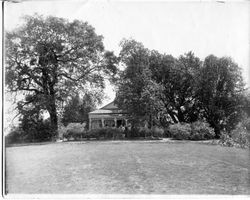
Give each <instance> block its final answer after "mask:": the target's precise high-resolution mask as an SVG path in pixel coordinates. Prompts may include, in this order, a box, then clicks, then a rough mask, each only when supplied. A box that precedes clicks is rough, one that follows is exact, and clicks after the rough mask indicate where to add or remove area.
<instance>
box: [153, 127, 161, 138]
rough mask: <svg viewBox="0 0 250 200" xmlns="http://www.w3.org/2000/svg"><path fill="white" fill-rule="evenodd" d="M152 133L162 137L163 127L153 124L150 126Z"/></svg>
mask: <svg viewBox="0 0 250 200" xmlns="http://www.w3.org/2000/svg"><path fill="white" fill-rule="evenodd" d="M152 135H153V136H154V137H157V138H159V137H161V138H162V137H163V135H164V129H163V128H160V127H157V126H155V127H153V128H152Z"/></svg>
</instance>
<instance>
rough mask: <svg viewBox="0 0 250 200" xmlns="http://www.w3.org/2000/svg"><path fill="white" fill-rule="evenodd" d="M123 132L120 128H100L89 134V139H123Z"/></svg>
mask: <svg viewBox="0 0 250 200" xmlns="http://www.w3.org/2000/svg"><path fill="white" fill-rule="evenodd" d="M122 134H123V131H122V130H121V129H119V128H99V129H92V130H90V131H88V132H87V134H86V135H87V138H97V139H101V138H103V139H111V138H112V139H121V138H122Z"/></svg>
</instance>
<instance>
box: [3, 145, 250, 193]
mask: <svg viewBox="0 0 250 200" xmlns="http://www.w3.org/2000/svg"><path fill="white" fill-rule="evenodd" d="M6 169H7V170H6V187H7V191H8V193H10V194H13V193H25V194H33V193H45V194H48V193H52V194H58V193H59V194H62V193H69V194H91V193H94V194H250V189H249V188H250V178H249V171H250V170H249V169H250V163H249V152H248V150H244V149H236V148H230V147H221V146H217V145H208V144H200V143H196V142H171V143H169V142H160V141H154V142H145V141H130V142H128V141H120V142H119V141H115V142H112V141H96V142H93V141H90V142H68V143H67V142H66V143H52V144H45V145H30V146H20V147H8V148H7V149H6Z"/></svg>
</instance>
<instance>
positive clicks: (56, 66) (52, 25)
mask: <svg viewBox="0 0 250 200" xmlns="http://www.w3.org/2000/svg"><path fill="white" fill-rule="evenodd" d="M102 40H103V37H102V36H100V35H97V34H96V33H95V29H94V28H93V27H92V26H91V25H89V24H88V23H87V22H82V21H79V20H74V21H73V22H69V21H67V20H65V19H62V18H57V17H52V16H49V17H46V18H45V17H43V16H39V15H34V16H27V17H26V18H25V23H24V25H23V26H21V27H18V28H16V29H15V30H14V31H11V32H7V33H6V85H7V87H8V89H9V90H10V91H11V92H18V93H19V94H21V93H22V94H24V95H25V96H27V95H28V96H29V98H25V100H23V101H20V102H19V110H22V109H26V110H27V109H30V110H32V109H33V108H30V107H35V108H34V109H35V110H40V111H41V109H44V110H46V111H47V112H48V113H49V115H50V123H51V128H52V135H56V132H57V128H58V109H59V106H60V105H61V104H62V103H63V102H64V101H66V100H67V99H68V97H69V96H72V95H74V94H75V93H76V92H79V91H81V93H83V94H84V93H86V92H90V93H93V94H95V96H100V97H101V96H102V90H103V88H104V86H105V84H104V83H105V82H104V77H112V76H113V75H115V73H116V71H117V69H116V66H115V65H114V63H115V62H116V59H115V57H114V55H113V53H112V52H108V51H105V50H104V46H103V42H102Z"/></svg>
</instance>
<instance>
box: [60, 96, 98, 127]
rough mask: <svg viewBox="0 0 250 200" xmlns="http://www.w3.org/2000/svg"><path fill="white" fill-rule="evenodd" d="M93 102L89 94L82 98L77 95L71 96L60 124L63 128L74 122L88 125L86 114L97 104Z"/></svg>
mask: <svg viewBox="0 0 250 200" xmlns="http://www.w3.org/2000/svg"><path fill="white" fill-rule="evenodd" d="M95 100H96V99H95V98H94V97H93V96H92V95H91V94H85V95H84V96H83V97H80V96H79V95H78V94H77V95H75V96H73V97H72V98H71V99H70V100H69V101H68V103H67V104H66V106H65V107H64V111H63V114H62V123H63V124H64V125H65V126H67V125H68V124H69V123H74V122H78V123H83V122H86V123H87V124H88V121H89V120H88V113H89V112H91V111H93V110H94V109H95V107H96V103H97V102H96V101H95ZM87 127H88V125H87Z"/></svg>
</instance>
